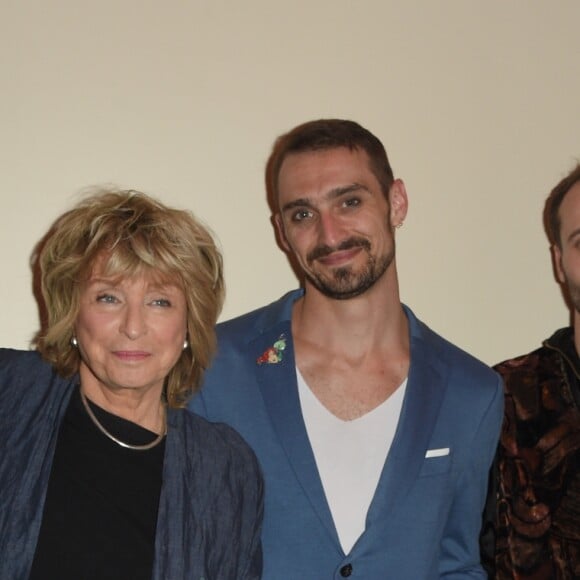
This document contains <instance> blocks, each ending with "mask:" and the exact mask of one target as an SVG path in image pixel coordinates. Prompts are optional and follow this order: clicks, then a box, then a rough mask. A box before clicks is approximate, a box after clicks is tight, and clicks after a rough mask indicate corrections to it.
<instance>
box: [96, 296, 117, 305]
mask: <svg viewBox="0 0 580 580" xmlns="http://www.w3.org/2000/svg"><path fill="white" fill-rule="evenodd" d="M97 302H104V303H105V304H114V303H115V302H117V298H116V297H115V296H113V295H112V294H99V295H98V296H97Z"/></svg>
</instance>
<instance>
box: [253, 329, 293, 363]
mask: <svg viewBox="0 0 580 580" xmlns="http://www.w3.org/2000/svg"><path fill="white" fill-rule="evenodd" d="M285 348H286V335H285V334H281V335H280V336H279V337H278V340H277V341H276V342H275V343H274V344H273V345H272V346H269V347H268V348H267V349H266V350H265V351H264V352H263V354H262V355H261V356H259V357H258V358H257V359H256V362H257V363H258V364H259V365H263V364H267V365H275V364H277V363H279V362H280V361H281V360H282V353H283V352H284V349H285Z"/></svg>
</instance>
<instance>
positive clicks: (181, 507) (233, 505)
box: [0, 349, 263, 580]
mask: <svg viewBox="0 0 580 580" xmlns="http://www.w3.org/2000/svg"><path fill="white" fill-rule="evenodd" d="M77 382H78V379H77V377H73V378H72V379H63V378H62V377H60V376H59V375H57V374H56V373H55V372H54V369H53V368H52V367H51V366H50V365H48V364H47V363H46V362H44V361H43V360H42V359H41V358H40V356H39V355H38V353H35V352H19V351H15V350H8V349H0V578H3V579H4V578H6V579H8V578H10V579H11V580H27V578H28V575H29V572H30V567H31V565H32V559H33V557H34V552H35V549H36V542H37V539H38V533H39V530H40V524H41V520H42V513H43V507H44V500H45V496H46V490H47V486H48V480H49V476H50V470H51V465H52V459H53V455H54V451H55V446H56V440H57V436H58V429H59V425H60V422H61V420H62V417H63V415H64V413H65V411H66V408H67V405H68V401H69V399H70V395H71V392H72V390H73V388H74V385H75V384H76V383H77ZM167 425H168V429H167V439H166V447H165V458H164V464H163V483H162V489H161V498H160V502H159V515H158V522H157V534H156V541H155V562H154V567H153V580H162V579H164V580H185V579H187V580H230V579H231V580H237V579H240V580H256V579H259V578H260V575H261V567H262V556H261V543H260V531H261V522H262V510H263V484H262V478H261V475H260V470H259V467H258V464H257V461H256V458H255V456H254V454H253V453H252V451H251V450H250V449H249V448H248V446H247V445H246V444H245V443H244V441H243V440H242V438H241V437H240V436H239V435H238V434H237V433H236V432H235V431H233V430H232V429H230V428H229V427H227V426H225V425H221V424H212V423H208V422H207V421H205V420H204V419H202V418H201V417H198V416H196V415H193V414H191V413H189V412H187V411H184V410H170V411H169V412H168V417H167Z"/></svg>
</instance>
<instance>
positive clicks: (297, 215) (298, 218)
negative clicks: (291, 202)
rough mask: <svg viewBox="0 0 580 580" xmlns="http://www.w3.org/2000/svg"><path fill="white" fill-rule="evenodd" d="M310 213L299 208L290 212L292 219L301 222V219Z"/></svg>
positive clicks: (307, 216)
mask: <svg viewBox="0 0 580 580" xmlns="http://www.w3.org/2000/svg"><path fill="white" fill-rule="evenodd" d="M311 215H312V213H311V212H310V211H308V210H307V209H300V210H298V211H297V212H296V213H294V214H292V221H294V222H301V221H302V220H305V219H307V218H309V217H310V216H311Z"/></svg>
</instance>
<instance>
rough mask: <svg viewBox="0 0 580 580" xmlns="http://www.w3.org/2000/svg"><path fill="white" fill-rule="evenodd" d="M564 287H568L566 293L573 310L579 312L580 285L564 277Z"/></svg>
mask: <svg viewBox="0 0 580 580" xmlns="http://www.w3.org/2000/svg"><path fill="white" fill-rule="evenodd" d="M566 287H567V288H568V294H569V296H570V301H571V302H572V306H573V307H574V310H576V312H577V313H578V314H580V286H578V285H576V284H574V283H573V282H571V281H570V279H569V278H568V277H566Z"/></svg>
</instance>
